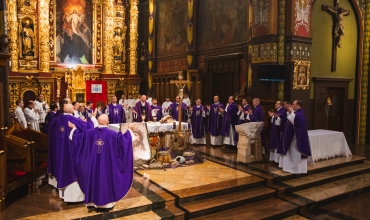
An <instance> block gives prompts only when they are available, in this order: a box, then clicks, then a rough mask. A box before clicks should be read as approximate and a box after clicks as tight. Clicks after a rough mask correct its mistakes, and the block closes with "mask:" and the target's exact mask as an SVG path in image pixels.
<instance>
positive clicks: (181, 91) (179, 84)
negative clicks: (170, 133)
mask: <svg viewBox="0 0 370 220" xmlns="http://www.w3.org/2000/svg"><path fill="white" fill-rule="evenodd" d="M178 78H179V80H171V81H170V83H171V84H175V85H176V86H177V88H178V89H179V97H180V103H179V106H178V107H179V110H178V113H179V118H178V120H179V131H180V132H181V121H182V97H183V94H184V88H185V86H186V84H188V82H187V81H186V80H183V77H182V71H179V76H178Z"/></svg>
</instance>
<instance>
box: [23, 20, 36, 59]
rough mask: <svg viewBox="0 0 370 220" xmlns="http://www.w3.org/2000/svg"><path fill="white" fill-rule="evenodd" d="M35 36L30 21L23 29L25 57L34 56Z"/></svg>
mask: <svg viewBox="0 0 370 220" xmlns="http://www.w3.org/2000/svg"><path fill="white" fill-rule="evenodd" d="M34 37H35V34H34V32H33V30H32V28H31V23H30V20H28V19H27V20H26V21H25V22H24V25H23V29H22V43H23V52H22V54H23V55H28V56H33V54H34V53H33V52H34V51H33V40H34Z"/></svg>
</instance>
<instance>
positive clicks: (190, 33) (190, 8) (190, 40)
mask: <svg viewBox="0 0 370 220" xmlns="http://www.w3.org/2000/svg"><path fill="white" fill-rule="evenodd" d="M193 15H194V2H193V0H188V28H187V29H188V30H187V35H188V36H187V38H188V55H187V62H188V69H191V67H192V64H193V54H192V51H193V38H194V32H193V31H194V28H193Z"/></svg>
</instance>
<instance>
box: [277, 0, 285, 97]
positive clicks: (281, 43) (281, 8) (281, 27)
mask: <svg viewBox="0 0 370 220" xmlns="http://www.w3.org/2000/svg"><path fill="white" fill-rule="evenodd" d="M278 22H279V24H278V27H279V30H278V36H279V41H278V64H280V65H284V55H285V54H284V41H285V0H279V21H278ZM277 97H278V99H284V82H279V84H278V94H277Z"/></svg>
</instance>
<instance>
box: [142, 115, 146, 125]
mask: <svg viewBox="0 0 370 220" xmlns="http://www.w3.org/2000/svg"><path fill="white" fill-rule="evenodd" d="M145 118H146V115H141V120H142V122H143V123H144V122H145Z"/></svg>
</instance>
